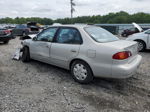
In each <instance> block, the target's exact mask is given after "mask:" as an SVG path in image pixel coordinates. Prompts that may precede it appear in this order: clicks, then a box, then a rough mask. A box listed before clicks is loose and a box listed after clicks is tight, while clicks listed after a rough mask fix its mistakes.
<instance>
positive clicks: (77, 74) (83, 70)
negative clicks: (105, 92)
mask: <svg viewBox="0 0 150 112" xmlns="http://www.w3.org/2000/svg"><path fill="white" fill-rule="evenodd" d="M71 75H72V77H73V79H74V80H75V81H76V82H78V83H81V84H87V83H90V82H92V81H93V78H94V77H93V73H92V70H91V68H90V66H89V65H88V64H87V63H85V62H84V61H75V62H73V64H72V65H71Z"/></svg>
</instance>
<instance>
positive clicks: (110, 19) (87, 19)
mask: <svg viewBox="0 0 150 112" xmlns="http://www.w3.org/2000/svg"><path fill="white" fill-rule="evenodd" d="M32 21H34V22H38V23H40V24H43V25H51V24H53V23H62V24H74V23H86V24H102V23H109V24H113V23H118V24H119V23H120V24H121V23H132V22H136V23H150V13H143V12H139V13H135V14H129V13H127V12H124V11H120V12H117V13H109V14H107V15H103V16H102V15H94V16H81V17H75V18H72V19H71V18H63V19H56V20H52V19H50V18H39V17H31V18H24V17H16V18H10V17H6V18H1V19H0V24H3V23H6V24H7V23H10V24H25V23H27V22H32Z"/></svg>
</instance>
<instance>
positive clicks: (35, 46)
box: [30, 28, 57, 63]
mask: <svg viewBox="0 0 150 112" xmlns="http://www.w3.org/2000/svg"><path fill="white" fill-rule="evenodd" d="M56 31H57V28H48V29H46V30H43V31H42V32H41V33H39V34H38V36H37V38H36V39H35V40H33V41H32V43H31V44H30V53H31V56H32V58H34V59H37V60H40V61H44V62H48V63H50V48H51V44H52V41H53V38H54V36H55V33H56Z"/></svg>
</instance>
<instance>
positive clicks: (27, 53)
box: [22, 47, 30, 62]
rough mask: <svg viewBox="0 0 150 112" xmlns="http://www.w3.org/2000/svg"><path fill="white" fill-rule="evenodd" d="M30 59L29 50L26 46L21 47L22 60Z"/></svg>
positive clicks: (27, 60)
mask: <svg viewBox="0 0 150 112" xmlns="http://www.w3.org/2000/svg"><path fill="white" fill-rule="evenodd" d="M29 61H30V52H29V48H28V47H24V48H23V53H22V62H29Z"/></svg>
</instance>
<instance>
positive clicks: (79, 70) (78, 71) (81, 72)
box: [73, 64, 87, 80]
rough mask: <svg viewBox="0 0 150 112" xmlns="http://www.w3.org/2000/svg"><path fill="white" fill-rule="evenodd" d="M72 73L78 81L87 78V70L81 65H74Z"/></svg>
mask: <svg viewBox="0 0 150 112" xmlns="http://www.w3.org/2000/svg"><path fill="white" fill-rule="evenodd" d="M73 73H74V76H75V77H76V78H77V79H78V80H85V79H86V77H87V70H86V68H85V66H84V65H82V64H76V65H75V66H74V68H73Z"/></svg>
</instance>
